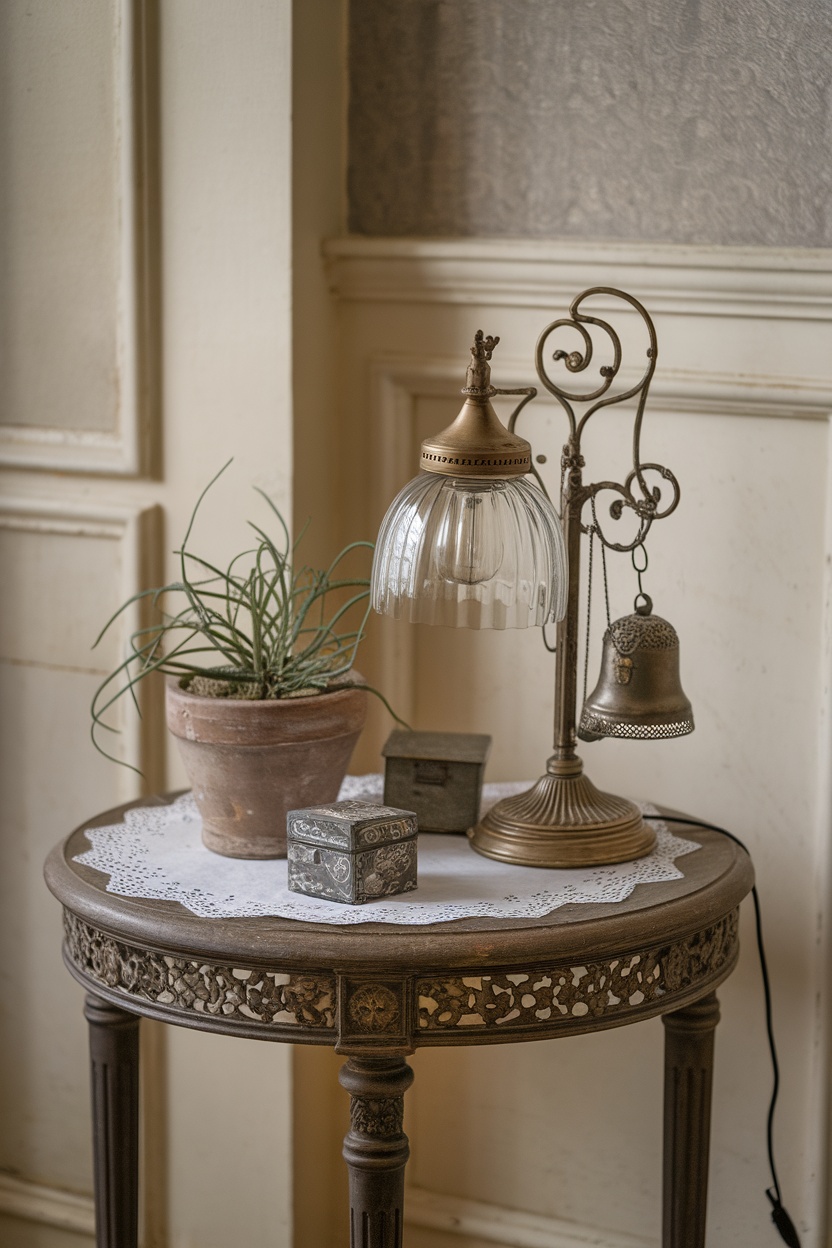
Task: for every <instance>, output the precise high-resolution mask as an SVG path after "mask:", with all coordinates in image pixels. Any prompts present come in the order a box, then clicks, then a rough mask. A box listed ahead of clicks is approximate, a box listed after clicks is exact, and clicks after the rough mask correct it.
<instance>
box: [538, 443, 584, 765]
mask: <svg viewBox="0 0 832 1248" xmlns="http://www.w3.org/2000/svg"><path fill="white" fill-rule="evenodd" d="M561 463H562V467H563V474H564V475H563V492H562V495H561V522H562V525H563V536H564V541H565V543H566V557H567V560H568V577H569V581H568V584H569V590H568V596H567V605H566V614H565V615H564V617H563V619H562V620H561V621H560V622H559V624H558V629H557V658H556V661H555V740H554V749H555V752H554V754H553V755H552V757H551V758H550V759H549V763H548V765H547V771H548V772H549V774H550V775H558V774H562V773H563V768H562V766H561V765H562V764H564V763H573V764H574V762H576V761H579V760H578V756H577V754H576V752H575V745H576V734H575V723H576V719H575V716H576V702H577V695H578V604H579V598H580V579H581V512H582V510H583V505H584V502H585V501H586V491H585V490H584V487H583V476H582V469H583V466H584V460H583V456H582V455H581V451H580V442H579V441H578V438H577V436H576V435H575V434H573V435H572V436H571V437H570V439H569V442H568V443H567V445H566V446H565V447H564V448H563V459H562V461H561ZM568 770H569V771H570V772H571V771H573V770H574V767H570V768H568ZM579 770H580V768H579Z"/></svg>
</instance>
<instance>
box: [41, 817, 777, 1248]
mask: <svg viewBox="0 0 832 1248" xmlns="http://www.w3.org/2000/svg"><path fill="white" fill-rule="evenodd" d="M167 800H169V799H165V798H154V799H151V803H152V804H163V803H165V802H166V801H167ZM134 804H138V803H134ZM144 804H148V803H144ZM126 809H127V807H126V806H125V807H119V808H118V809H116V810H111V811H108V812H106V813H105V814H103V815H100V816H99V817H98V818H96V819H93V820H90V821H89V822H88V823H86V824H84V825H83V827H81V828H78V829H77V830H76V831H75V832H73V833H72V835H71V836H70V837H69V838H68V839H67V840H66V841H65V842H64V843H63V844H62V845H60V846H58V847H57V848H56V849H55V850H54V851H53V852H52V854H51V855H50V857H49V859H48V861H47V864H46V880H47V884H48V885H49V888H50V889H51V891H52V892H53V893H54V894H55V896H56V897H57V898H58V900H59V901H60V902H61V903H62V905H63V907H64V924H65V942H64V957H65V960H66V964H67V967H68V968H69V970H70V972H71V973H72V974H73V975H74V976H75V978H76V979H77V980H78V981H79V982H80V983H81V984H82V985H83V986H84V987H85V988H86V990H87V997H86V1003H85V1015H86V1018H87V1020H88V1023H89V1034H90V1052H91V1059H92V1098H93V1156H94V1172H95V1208H96V1236H97V1238H96V1243H97V1245H98V1248H135V1245H136V1242H137V1208H138V1058H139V1018H140V1016H141V1015H146V1016H148V1017H150V1018H156V1019H161V1020H162V1021H164V1022H167V1023H174V1024H176V1025H178V1026H180V1027H193V1028H197V1029H200V1030H203V1031H219V1032H223V1033H225V1034H226V1035H233V1036H248V1037H256V1038H258V1039H261V1040H277V1041H284V1042H288V1043H290V1044H326V1045H331V1046H332V1047H334V1048H335V1050H336V1052H338V1053H343V1054H344V1055H345V1057H346V1061H345V1063H344V1066H343V1068H342V1070H341V1075H340V1079H341V1083H342V1085H343V1086H344V1087H345V1088H346V1089H347V1091H348V1092H349V1094H350V1097H351V1109H350V1122H351V1126H350V1130H349V1132H348V1134H347V1136H346V1139H345V1141H344V1157H345V1159H346V1161H347V1165H348V1167H349V1177H350V1204H351V1211H350V1219H351V1227H350V1242H351V1245H352V1246H353V1248H401V1244H402V1234H403V1212H404V1211H403V1203H404V1169H405V1164H406V1162H407V1158H408V1142H407V1137H406V1135H405V1134H404V1133H403V1131H402V1115H403V1098H404V1093H405V1091H406V1090H407V1088H408V1087H409V1086H410V1084H411V1083H412V1081H413V1073H412V1071H411V1069H410V1067H409V1066H408V1064H407V1062H406V1060H405V1057H406V1055H407V1054H408V1053H412V1052H413V1051H414V1049H416V1048H417V1047H419V1046H422V1045H447V1044H454V1045H461V1044H501V1043H502V1044H511V1043H513V1042H515V1041H520V1040H523V1041H527V1040H548V1039H554V1038H556V1037H558V1036H570V1035H575V1034H576V1033H580V1032H588V1031H596V1030H599V1029H601V1028H608V1027H622V1026H626V1025H627V1024H629V1023H635V1022H639V1021H641V1020H642V1019H645V1018H652V1017H654V1016H655V1015H661V1016H662V1019H663V1022H664V1025H665V1082H664V1104H665V1119H664V1200H663V1237H662V1244H663V1248H703V1245H704V1243H705V1206H706V1194H707V1181H708V1143H709V1129H710V1093H711V1077H712V1070H713V1045H714V1028H715V1027H716V1024H717V1022H718V1020H719V1007H718V1004H717V998H716V993H715V989H716V987H717V986H718V985H719V984H720V983H721V982H722V980H724V979H725V978H726V977H727V976H728V975H730V973H731V971H732V970H733V968H734V965H735V964H736V961H737V956H738V952H739V946H738V937H737V920H738V907H739V904H740V902H741V901H742V899H743V898H744V897H745V896H746V894H747V893H748V892H749V891H750V889H751V886H752V883H753V878H754V875H753V869H752V866H751V862H750V860H749V858H748V856H747V855H746V854H745V853H744V852H743V851H742V850H741V849H739V848H738V847H737V846H736V845H735V844H734V843H733V842H732V841H729V840H727V839H726V838H725V837H723V836H721V835H719V834H717V833H714V832H709V831H705V830H698V829H691V828H689V827H684V828H681V829H680V831H681V833H682V834H683V835H684V836H685V837H687V838H691V839H694V840H696V841H698V842H699V844H700V845H701V849H699V850H698V851H697V852H695V853H692V854H690V855H686V856H685V857H683V858H681V859H680V860H679V861H678V863H677V866H678V867H679V869H680V870H681V871H682V872H683V873H684V874H683V878H681V879H679V880H674V881H672V882H666V883H658V884H649V885H645V884H642V885H638V886H636V888H635V890H634V892H633V893H632V895H631V896H630V897H629V898H628V899H627V900H626V901H623V902H617V903H615V904H591V905H567V906H563V907H561V908H560V909H558V910H555V911H553V912H552V913H551V914H549V915H546V916H545V917H543V918H535V919H528V920H523V919H493V918H490V919H485V918H483V919H465V920H457V921H455V922H448V923H438V924H434V925H431V926H419V927H411V926H407V927H406V926H396V925H390V924H387V923H385V924H380V923H373V922H372V910H371V908H369V907H368V909H367V919H368V921H367V922H366V923H363V924H359V925H357V926H351V927H343V926H335V925H329V924H323V923H302V922H297V921H291V920H287V919H277V918H252V919H241V918H237V919H223V920H217V919H206V918H200V917H197V916H196V915H194V914H191V912H190V911H188V910H187V909H185V907H184V906H182V905H181V904H180V903H179V902H163V901H144V900H140V899H136V898H129V897H119V896H116V895H114V894H111V893H108V892H107V891H106V883H107V877H106V876H103V875H102V874H101V873H100V872H97V871H94V870H92V869H91V868H89V867H85V866H83V865H82V864H80V863H77V862H75V861H73V859H74V856H75V855H76V854H79V853H81V852H83V850H84V849H85V848H87V847H88V842H87V840H86V839H85V836H84V832H85V829H86V828H91V827H96V826H98V825H104V824H108V823H114V822H118V820H119V818H120V817H121V815H122V814H123V812H124V811H125V810H126ZM667 818H668V824H669V826H670V827H671V829H672V827H673V819H672V815H668V816H667ZM218 861H219V863H220V864H221V862H222V860H221V859H220V860H218ZM530 869H533V868H530Z"/></svg>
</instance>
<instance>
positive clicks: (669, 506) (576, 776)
mask: <svg viewBox="0 0 832 1248" xmlns="http://www.w3.org/2000/svg"><path fill="white" fill-rule="evenodd" d="M598 296H600V297H605V298H607V299H614V300H622V301H623V302H624V303H625V304H627V305H629V307H630V308H631V309H633V310H634V311H635V312H636V313H637V314H638V316H639V317H640V318H641V320H642V322H643V324H644V327H645V329H646V331H647V336H648V347H647V356H646V365H645V367H644V369H643V372H642V373H641V376H640V377H639V379H638V380H637V381H636V382H634V383H633V384H630V385H627V386H626V387H625V388H624V389H623V390H618V391H617V392H616V393H613V389H612V388H613V384H614V382H615V380H616V378H617V377H618V376H619V372H620V369H621V364H622V347H621V340H620V338H619V335H618V334H617V332H616V331H615V329H614V328H613V326H612V325H610V324H609V322H608V321H606V320H603V319H602V318H601V317H599V316H596V315H591V314H590V313H589V312H588V311H584V310H583V309H584V305H585V304H586V302H587V300H589V299H590V298H593V297H598ZM567 332H569V333H570V334H571V336H572V343H573V344H574V335H575V333H577V335H578V346H577V347H575V346H574V345H572V346H571V349H566V348H565V347H562V346H556V345H555V342H556V340H557V341H558V342H561V341H563V340H564V338H565V335H566V334H567ZM593 332H595V333H596V335H597V334H598V333H600V334H603V335H606V338H607V339H608V341H609V344H610V345H611V348H612V360H611V362H610V363H608V364H605V365H603V366H602V367H600V368H598V369H597V371H595V372H594V374H593V355H594V352H595V346H594V343H593ZM553 348H555V349H553ZM657 357H658V343H657V339H656V331H655V328H654V325H653V322H652V320H651V319H650V317H649V315H648V314H647V312H646V310H645V309H644V307H643V306H642V305H641V303H639V301H638V300H637V299H635V298H633V296H632V295H628V294H625V293H624V292H623V291H620V290H615V289H613V288H611V287H606V286H595V287H592V288H591V289H589V290H585V291H584V292H583V294H581V295H579V296H578V297H577V298H576V299H575V300H574V301H573V302H572V305H571V307H570V310H569V316H568V317H562V318H559V319H558V320H556V321H553V322H552V324H551V325H549V326H547V328H546V329H545V330H544V331H543V333H542V334H541V336H540V338H539V340H538V343H537V351H536V366H537V373H538V376H539V378H540V381H541V382H542V384H543V386H544V387H545V388H546V389H547V390H548V391H549V393H550V394H551V395H553V397H554V398H555V399H556V400H557V401H558V403H559V404H560V405H561V407H562V408H563V410H564V412H565V413H566V418H567V422H568V438H567V441H566V444H565V446H564V448H563V455H562V459H561V474H562V484H561V522H562V525H563V532H564V538H565V542H566V550H567V557H568V567H569V580H568V604H567V608H566V613H565V615H564V617H563V619H562V620H561V621H560V623H559V624H558V631H557V659H556V676H555V742H554V752H553V754H552V756H551V758H550V759H549V761H548V763H547V765H546V773H545V775H543V776H542V777H541V778H540V780H538V782H537V783H536V784H535V785H534V786H533V787H532V788H531V789H529V790H527V791H526V792H525V793H521V794H519V795H518V796H515V797H510V798H506V799H504V800H503V801H501V802H498V803H497V805H496V806H494V807H492V809H491V810H490V811H489V812H488V814H487V815H485V816H484V817H483V819H482V820H481V821H480V822H479V823H478V824H477V825H476V826H475V827H474V828H472V830H471V832H470V836H471V841H472V844H473V846H474V848H475V849H476V850H478V851H479V852H480V853H482V854H485V855H486V856H488V857H490V858H496V859H499V860H502V861H505V862H511V863H518V864H525V865H529V866H547V867H570V866H586V865H593V864H595V863H611V862H623V861H626V860H628V859H631V858H638V857H641V856H643V855H645V854H647V853H649V852H650V850H651V849H652V848H653V846H654V844H655V836H654V833H653V831H652V829H651V828H650V827H649V825H648V824H646V823H645V821H644V819H643V818H642V816H641V812H640V811H639V809H638V807H637V806H636V805H635V803H633V802H630V801H628V800H627V799H626V798H622V797H617V796H615V795H613V794H610V793H603V792H601V791H600V790H599V789H597V788H596V787H595V785H594V784H592V782H591V781H590V780H589V779H588V777H587V776H586V775H585V774H584V769H583V763H582V761H581V759H580V758H579V756H578V754H577V752H576V749H575V746H576V699H577V667H578V641H579V639H578V605H579V588H580V553H581V535H582V533H584V532H587V527H586V525H585V523H584V520H583V513H584V509H585V508H586V507H587V505H588V504H589V505H590V506H591V508H592V514H593V527H594V530H595V534H596V536H598V537H599V539H600V541H601V542H602V543H603V545H604V547H606V548H607V549H609V550H615V551H625V552H626V551H633V550H634V549H635V548H636V547H637V546H639V545H641V543H643V541H644V539H645V537H646V536H647V533H648V532H649V530H650V528H651V526H652V525H653V524H654V523H655V521H657V520H661V519H664V518H665V517H666V516H669V515H670V514H671V513H672V512H673V511H674V510H675V508H676V506H677V504H678V502H679V485H678V482H677V480H676V478H675V476H674V475H673V473H672V472H671V471H670V469H669V468H665V467H664V466H663V465H661V464H657V463H652V462H649V461H644V460H643V459H642V456H641V430H642V422H643V418H644V408H645V404H646V401H647V393H648V389H649V386H650V382H651V380H652V377H653V373H654V372H655V369H656V360H657ZM552 365H554V366H556V367H557V368H558V370H559V372H558V376H559V380H557V381H555V380H553V378H552V377H551V376H550V373H549V371H548V370H549V368H550V367H552ZM564 369H565V370H566V373H567V377H566V378H562V377H561V370H564ZM570 376H571V377H574V378H575V379H576V380H577V379H579V378H583V379H584V380H586V381H587V383H588V384H587V385H586V386H584V392H583V393H581V392H580V390H578V389H576V388H575V387H574V386H573V383H572V382H571V380H570ZM630 399H634V400H635V402H636V411H635V418H634V423H633V441H632V467H631V469H630V471H629V472H628V474H627V476H626V477H625V478H624V480H623V481H620V482H618V481H598V482H595V483H592V484H586V483H585V482H584V479H583V469H584V466H585V464H584V457H583V452H582V445H581V442H582V437H583V433H584V430H585V428H586V426H587V423H588V422H589V420H590V419H591V418H592V416H594V415H595V413H596V412H598V411H600V410H601V409H602V408H605V407H610V406H612V405H614V404H618V403H623V402H626V401H627V400H630ZM578 407H580V408H581V409H582V410H581V414H580V415H578V413H577V411H576V408H578ZM518 414H519V411H518V412H517V413H515V415H514V417H513V418H512V420H511V421H510V423H509V431H510V432H511V433H514V423H515V421H516V418H517V415H518ZM532 471H533V472H534V471H535V469H532ZM602 496H606V497H607V498H609V497H610V496H611V500H610V502H609V505H608V507H607V510H606V514H607V515H608V516H609V521H605V524H606V525H607V531H605V529H604V527H603V526H602V525H601V524H600V523H599V522H598V515H599V513H603V511H604V509H603V508H602V506H601V500H602ZM626 516H630V517H631V519H633V520H634V522H635V524H634V530H635V531H634V532H632V533H631V535H630V536H629V537H627V536H623V535H622V536H619V535H618V534H617V533H616V534H615V535H614V534H613V533H612V532H610V531H609V529H611V528H612V527H613V526H615V527H616V528H617V524H618V522H620V521H621V520H622V519H623V518H625V517H626ZM610 522H612V523H611V524H610ZM636 618H637V617H634V616H630V617H627V620H625V621H618V622H617V623H616V624H615V625H613V626H612V628H613V629H615V630H618V632H620V633H621V634H622V635H621V637H620V638H618V635H617V634H616V637H615V638H612V637H611V638H610V642H611V644H610V646H609V647H607V646H606V645H605V664H609V665H610V666H611V668H613V669H614V674H613V677H612V684H613V685H614V684H615V682H616V680H618V679H619V678H620V691H624V690H626V689H628V688H629V689H630V693H631V694H632V693H636V694H638V698H637V703H638V705H637V708H635V709H637V711H638V714H636V715H634V716H633V719H632V722H631V728H630V730H629V731H622V732H621V733H619V734H617V735H627V736H645V737H647V736H660V735H671V734H669V733H666V732H665V733H661V732H659V731H641V730H639V729H638V728H637V726H636V725H637V723H639V722H640V723H641V724H642V726H643V727H644V726H645V725H646V726H648V727H649V720H650V716H651V715H653V714H654V713H655V714H658V716H659V718H661V716H662V715H665V716H666V715H667V710H668V708H667V707H663V706H661V705H659V706H653V705H652V704H651V702H650V690H649V689H646V688H644V689H643V688H641V687H640V684H639V682H635V683H632V684H631V685H629V686H628V684H627V682H626V679H625V671H626V670H627V667H628V665H627V663H626V658H627V657H628V656H626V655H624V656H623V661H622V654H623V651H624V650H625V649H626V646H627V645H628V644H629V640H628V639H629V637H630V633H632V632H633V630H636V629H640V630H642V631H641V632H640V634H639V636H640V638H641V640H640V642H639V643H638V646H637V648H641V647H644V648H646V649H650V648H652V649H653V650H655V655H654V656H653V657H654V658H655V657H656V656H659V655H663V656H664V658H663V659H662V660H661V661H660V666H661V662H664V664H665V669H664V670H665V677H667V664H668V663H669V664H671V665H672V664H673V663H674V662H675V664H676V679H675V682H674V681H673V680H668V679H665V685H666V687H667V689H670V688H671V686H672V687H673V689H674V690H675V691H676V694H678V695H681V696H676V701H675V702H674V704H673V707H672V709H671V711H670V716H671V719H670V722H672V723H685V724H689V726H687V727H685V728H684V729H683V730H684V731H690V728H692V726H693V724H692V719H690V704H689V703H688V702H687V699H686V698H684V694H682V693H681V686H680V685H679V683H678V640H677V641H676V644H675V648H674V646H672V645H668V646H667V647H666V649H664V650H663V649H662V648H661V647H659V646H658V645H657V644H654V643H656V642H657V639H660V638H665V640H669V638H670V633H673V636H674V637H675V632H674V630H672V629H671V628H670V625H667V624H666V622H665V621H660V620H659V619H658V618H657V617H654V618H652V619H651V618H650V617H649V616H647V617H645V619H644V621H643V622H640V623H638V624H635V623H634V622H633V621H634V620H635V619H636ZM666 630H670V631H669V632H666ZM625 633H626V634H627V636H626V638H625V636H624V634H625ZM650 638H652V639H653V640H652V641H651V640H650ZM616 640H618V641H619V642H620V645H619V647H618V648H617V647H616V645H615V642H616ZM671 656H672V657H671ZM629 657H630V659H631V664H630V666H629V671H630V674H631V676H632V675H633V672H634V667H633V662H632V660H633V655H630V656H629ZM616 664H621V666H619V667H616ZM605 671H606V668H605ZM653 683H654V684H655V681H654V682H653ZM647 684H648V685H649V684H650V681H649V680H648V682H647ZM599 689H601V691H602V694H604V695H606V693H608V692H609V689H610V680H609V679H605V677H603V676H602V680H601V682H600V685H599ZM616 692H619V690H616ZM654 692H655V690H654ZM596 694H598V690H596V692H595V694H593V695H592V697H591V698H590V699H589V702H588V718H587V722H586V724H585V728H586V731H587V736H588V737H589V738H590V739H592V737H594V736H598V735H605V734H606V732H607V728H606V727H605V726H604V724H603V723H602V716H603V715H606V721H605V722H606V723H607V725H608V724H609V722H610V720H611V716H610V715H607V714H606V713H607V711H609V710H613V711H616V713H617V714H618V719H619V721H620V722H623V720H624V719H625V718H626V716H627V714H628V713H629V709H634V708H631V707H629V704H627V705H625V706H624V712H625V713H624V715H623V717H622V714H621V711H622V705H623V703H624V701H626V699H624V700H622V699H620V698H619V701H618V703H617V704H616V705H615V706H614V707H612V708H610V707H608V706H607V704H606V703H605V702H604V700H603V697H602V698H601V704H600V705H599V704H598V703H597V702H596V703H593V698H595V697H596ZM599 696H600V695H599ZM674 696H675V695H674ZM593 715H594V716H595V719H594V720H593V719H592V718H591V716H593ZM645 717H646V718H645ZM593 725H594V727H593ZM654 727H655V725H654ZM672 735H676V734H672Z"/></svg>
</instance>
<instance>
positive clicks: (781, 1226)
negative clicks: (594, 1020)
mask: <svg viewBox="0 0 832 1248" xmlns="http://www.w3.org/2000/svg"><path fill="white" fill-rule="evenodd" d="M644 818H645V819H660V820H662V821H663V822H665V823H683V824H687V825H688V827H691V828H707V829H709V830H710V831H711V832H719V833H720V834H721V835H722V836H727V837H728V840H729V841H733V842H734V844H735V845H739V847H740V849H742V850H744V851H745V852H746V853H747V854H748V856H749V857H751V855H750V854H749V851H748V846H747V845H744V844H743V842H742V841H741V840H740V838H739V837H738V836H734V833H733V832H729V831H727V829H726V828H719V827H717V825H716V824H715V823H705V822H704V821H703V820H702V819H685V818H683V817H682V816H681V815H645V816H644ZM751 896H752V898H753V900H754V918H755V923H756V928H757V951H758V953H759V955H760V973H761V976H762V980H763V995H764V997H765V1009H766V1032H767V1033H768V1047H769V1049H770V1051H771V1065H772V1070H773V1072H774V1086H773V1087H772V1092H771V1101H770V1102H769V1107H768V1120H767V1123H766V1143H767V1146H768V1164H769V1169H770V1170H771V1183H772V1186H771V1187H770V1188H768V1189H767V1190H766V1196H767V1197H768V1199H769V1201H770V1202H771V1220H772V1222H773V1223H774V1225H775V1226H776V1227H777V1230H778V1231H779V1232H780V1236H781V1238H782V1240H783V1242H784V1243H786V1244H788V1246H789V1248H800V1240H799V1239H798V1236H797V1231H796V1229H795V1225H794V1222H792V1220H791V1218H790V1217H789V1215H788V1213H786V1210H785V1209H784V1208H783V1202H782V1198H781V1195H780V1181H779V1179H778V1178H777V1167H776V1166H775V1164H774V1108H775V1106H776V1104H777V1094H778V1092H779V1091H780V1065H779V1063H778V1061H777V1046H776V1045H775V1043H774V1023H773V1020H772V1008H771V984H770V982H769V977H768V964H767V962H766V954H765V949H764V948H763V920H762V915H761V913H760V897H759V894H758V892H757V885H756V884H755V885H754V886H753V888H752V889H751Z"/></svg>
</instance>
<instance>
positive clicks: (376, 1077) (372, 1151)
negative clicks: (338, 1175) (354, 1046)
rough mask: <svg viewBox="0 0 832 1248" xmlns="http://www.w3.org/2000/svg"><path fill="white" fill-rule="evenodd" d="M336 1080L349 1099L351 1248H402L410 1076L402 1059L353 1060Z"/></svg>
mask: <svg viewBox="0 0 832 1248" xmlns="http://www.w3.org/2000/svg"><path fill="white" fill-rule="evenodd" d="M339 1079H340V1081H341V1086H342V1087H344V1088H346V1090H347V1091H348V1092H349V1094H350V1130H349V1131H348V1133H347V1135H346V1137H345V1139H344V1158H345V1160H346V1162H347V1165H348V1166H349V1172H350V1248H401V1245H402V1234H403V1226H402V1222H403V1217H404V1168H405V1165H406V1164H407V1159H408V1157H409V1155H410V1149H409V1147H408V1143H407V1136H406V1135H405V1134H404V1132H403V1131H402V1117H403V1114H404V1094H405V1092H406V1091H407V1089H408V1088H409V1087H410V1085H411V1083H412V1082H413V1071H412V1070H411V1069H410V1067H409V1066H408V1064H407V1062H406V1061H405V1060H404V1058H403V1057H351V1058H349V1060H348V1061H347V1062H346V1063H345V1064H344V1066H342V1068H341V1072H340V1075H339Z"/></svg>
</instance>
